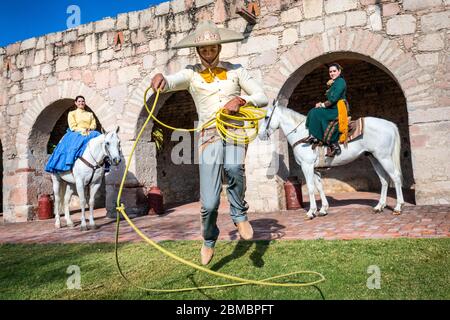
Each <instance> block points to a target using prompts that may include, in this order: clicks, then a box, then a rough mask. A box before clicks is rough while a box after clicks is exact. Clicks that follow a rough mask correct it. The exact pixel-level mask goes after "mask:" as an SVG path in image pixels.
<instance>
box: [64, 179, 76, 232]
mask: <svg viewBox="0 0 450 320" xmlns="http://www.w3.org/2000/svg"><path fill="white" fill-rule="evenodd" d="M73 191H74V190H73V187H72V186H71V185H70V184H67V186H66V194H65V195H64V216H65V218H66V223H67V226H68V227H69V228H73V226H74V224H73V221H72V219H71V218H70V210H69V207H70V199H71V198H72V195H73Z"/></svg>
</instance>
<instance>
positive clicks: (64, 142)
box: [45, 96, 100, 173]
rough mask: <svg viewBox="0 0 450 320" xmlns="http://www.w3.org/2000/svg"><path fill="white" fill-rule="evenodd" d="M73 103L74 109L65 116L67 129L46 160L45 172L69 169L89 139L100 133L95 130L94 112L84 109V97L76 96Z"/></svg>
mask: <svg viewBox="0 0 450 320" xmlns="http://www.w3.org/2000/svg"><path fill="white" fill-rule="evenodd" d="M74 103H75V106H76V109H75V110H74V111H71V112H69V116H68V118H67V121H68V123H69V129H67V133H66V134H65V135H64V137H63V138H62V139H61V141H60V142H59V143H58V146H57V147H56V148H55V151H54V152H53V154H52V155H51V157H50V159H49V160H48V162H47V165H46V167H45V171H46V172H49V173H57V172H64V171H69V170H71V169H72V167H73V164H74V163H75V160H77V158H78V157H80V156H81V155H82V154H83V152H84V150H85V149H86V147H87V143H88V142H89V140H91V139H93V138H95V137H98V136H99V135H100V132H98V131H95V129H96V128H97V123H96V121H95V117H94V114H93V113H92V112H89V111H86V99H84V97H83V96H78V97H76V98H75V100H74Z"/></svg>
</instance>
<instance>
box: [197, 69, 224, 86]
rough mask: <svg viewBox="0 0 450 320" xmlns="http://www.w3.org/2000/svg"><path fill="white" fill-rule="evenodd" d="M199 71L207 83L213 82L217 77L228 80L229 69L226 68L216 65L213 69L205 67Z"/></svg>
mask: <svg viewBox="0 0 450 320" xmlns="http://www.w3.org/2000/svg"><path fill="white" fill-rule="evenodd" d="M199 73H200V75H201V76H202V78H203V79H205V81H206V82H207V83H211V82H213V81H214V78H215V77H217V78H219V79H220V80H227V69H224V68H219V67H215V68H212V69H205V70H203V71H201V72H199Z"/></svg>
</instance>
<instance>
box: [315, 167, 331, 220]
mask: <svg viewBox="0 0 450 320" xmlns="http://www.w3.org/2000/svg"><path fill="white" fill-rule="evenodd" d="M314 182H315V185H316V188H317V190H319V194H320V199H321V200H322V208H320V211H319V216H322V217H323V216H326V215H327V214H328V208H329V207H330V205H329V204H328V200H327V197H326V196H325V192H324V191H323V185H322V177H321V174H320V172H318V171H314Z"/></svg>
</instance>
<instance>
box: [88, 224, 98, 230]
mask: <svg viewBox="0 0 450 320" xmlns="http://www.w3.org/2000/svg"><path fill="white" fill-rule="evenodd" d="M97 229H98V227H97V226H96V225H95V224H94V225H93V226H92V225H90V226H89V230H97Z"/></svg>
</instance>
